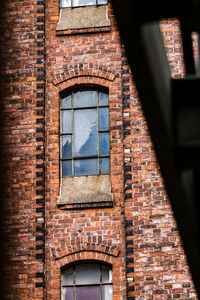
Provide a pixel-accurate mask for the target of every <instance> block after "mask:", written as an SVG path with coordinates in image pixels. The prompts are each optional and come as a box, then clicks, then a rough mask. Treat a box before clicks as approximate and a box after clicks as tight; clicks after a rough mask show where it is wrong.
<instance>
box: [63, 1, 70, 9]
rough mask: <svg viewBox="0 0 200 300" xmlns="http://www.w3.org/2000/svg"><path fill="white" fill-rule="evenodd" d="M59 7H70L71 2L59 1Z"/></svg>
mask: <svg viewBox="0 0 200 300" xmlns="http://www.w3.org/2000/svg"><path fill="white" fill-rule="evenodd" d="M61 7H71V0H61Z"/></svg>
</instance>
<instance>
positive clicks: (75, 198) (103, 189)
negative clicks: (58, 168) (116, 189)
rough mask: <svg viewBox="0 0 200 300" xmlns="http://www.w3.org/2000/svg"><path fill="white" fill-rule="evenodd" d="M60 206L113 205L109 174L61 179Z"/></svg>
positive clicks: (71, 207)
mask: <svg viewBox="0 0 200 300" xmlns="http://www.w3.org/2000/svg"><path fill="white" fill-rule="evenodd" d="M57 204H58V206H59V208H63V209H73V208H74V209H76V208H89V207H90V208H92V207H112V206H113V195H112V193H111V183H110V176H109V175H93V176H80V177H65V178H62V179H61V186H60V196H59V197H58V202H57Z"/></svg>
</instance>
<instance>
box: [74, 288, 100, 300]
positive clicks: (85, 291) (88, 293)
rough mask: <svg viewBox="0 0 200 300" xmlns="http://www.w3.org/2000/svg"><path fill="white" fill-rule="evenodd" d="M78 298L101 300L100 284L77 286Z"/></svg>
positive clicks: (81, 299)
mask: <svg viewBox="0 0 200 300" xmlns="http://www.w3.org/2000/svg"><path fill="white" fill-rule="evenodd" d="M76 300H100V286H81V287H77V288H76Z"/></svg>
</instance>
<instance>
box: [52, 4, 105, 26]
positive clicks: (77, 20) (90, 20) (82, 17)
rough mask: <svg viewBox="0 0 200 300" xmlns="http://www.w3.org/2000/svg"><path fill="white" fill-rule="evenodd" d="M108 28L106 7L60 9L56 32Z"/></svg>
mask: <svg viewBox="0 0 200 300" xmlns="http://www.w3.org/2000/svg"><path fill="white" fill-rule="evenodd" d="M108 26H110V21H109V19H108V11H107V5H91V6H90V5H88V6H80V7H61V9H60V17H59V22H58V24H57V27H56V30H57V31H65V30H77V29H91V28H100V27H108Z"/></svg>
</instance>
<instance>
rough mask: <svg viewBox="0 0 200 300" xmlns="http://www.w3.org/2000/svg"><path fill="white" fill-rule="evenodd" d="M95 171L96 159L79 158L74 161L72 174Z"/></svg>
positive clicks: (91, 173)
mask: <svg viewBox="0 0 200 300" xmlns="http://www.w3.org/2000/svg"><path fill="white" fill-rule="evenodd" d="M97 173H98V160H97V159H95V158H94V159H80V160H75V161H74V176H83V175H95V174H97Z"/></svg>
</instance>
